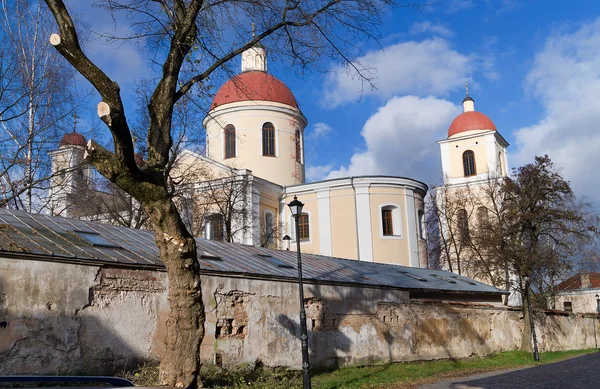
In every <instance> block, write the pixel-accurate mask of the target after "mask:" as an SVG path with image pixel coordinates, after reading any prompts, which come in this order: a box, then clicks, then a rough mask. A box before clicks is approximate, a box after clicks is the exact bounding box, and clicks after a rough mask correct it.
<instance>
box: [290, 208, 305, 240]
mask: <svg viewBox="0 0 600 389" xmlns="http://www.w3.org/2000/svg"><path fill="white" fill-rule="evenodd" d="M290 218H291V220H290V226H291V230H292V234H291V236H292V239H293V240H294V241H295V240H296V237H298V238H299V239H300V242H309V241H310V213H307V212H302V214H301V215H300V217H299V218H298V234H296V220H295V219H294V217H293V216H290Z"/></svg>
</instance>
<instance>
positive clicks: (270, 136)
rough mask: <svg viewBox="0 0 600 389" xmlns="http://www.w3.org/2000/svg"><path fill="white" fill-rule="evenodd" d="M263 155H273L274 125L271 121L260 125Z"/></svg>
mask: <svg viewBox="0 0 600 389" xmlns="http://www.w3.org/2000/svg"><path fill="white" fill-rule="evenodd" d="M262 138H263V155H264V156H266V157H274V156H275V127H274V126H273V123H269V122H267V123H265V124H263V127H262Z"/></svg>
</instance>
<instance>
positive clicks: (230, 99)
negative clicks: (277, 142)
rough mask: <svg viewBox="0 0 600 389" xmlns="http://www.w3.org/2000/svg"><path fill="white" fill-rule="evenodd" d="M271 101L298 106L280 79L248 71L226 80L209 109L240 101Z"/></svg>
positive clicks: (259, 72)
mask: <svg viewBox="0 0 600 389" xmlns="http://www.w3.org/2000/svg"><path fill="white" fill-rule="evenodd" d="M255 100H259V101H272V102H276V103H281V104H287V105H291V106H292V107H294V108H298V103H297V102H296V98H295V97H294V94H293V93H292V91H291V90H290V88H288V87H287V86H286V85H285V84H284V83H283V82H282V81H280V80H278V79H277V78H276V77H273V76H272V75H270V74H268V73H266V72H262V71H248V72H244V73H242V74H239V75H237V76H235V77H233V78H232V79H230V80H229V81H227V82H226V83H225V84H224V85H223V86H222V87H221V89H219V91H218V92H217V94H216V95H215V98H214V99H213V101H212V103H211V104H210V109H215V108H217V107H220V106H221V105H223V104H229V103H237V102H240V101H255Z"/></svg>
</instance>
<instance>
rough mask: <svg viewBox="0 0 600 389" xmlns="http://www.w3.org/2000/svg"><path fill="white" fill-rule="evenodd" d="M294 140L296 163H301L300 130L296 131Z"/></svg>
mask: <svg viewBox="0 0 600 389" xmlns="http://www.w3.org/2000/svg"><path fill="white" fill-rule="evenodd" d="M294 140H295V142H296V162H298V163H302V138H301V134H300V130H296V134H295V137H294Z"/></svg>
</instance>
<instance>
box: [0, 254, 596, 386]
mask: <svg viewBox="0 0 600 389" xmlns="http://www.w3.org/2000/svg"><path fill="white" fill-rule="evenodd" d="M166 286H167V280H166V276H165V274H164V273H162V272H156V271H145V270H125V269H110V268H100V267H97V266H83V265H72V264H60V263H50V262H38V261H30V260H14V259H6V258H0V374H33V373H35V374H42V373H46V374H56V373H80V374H81V373H86V374H109V373H112V372H114V371H118V370H120V369H123V368H126V367H128V365H134V364H137V363H139V362H140V361H143V360H156V359H158V358H160V356H161V355H162V353H163V350H164V346H163V338H164V334H165V322H166V317H167V313H168V301H167V298H166ZM305 288H306V289H305V297H306V299H307V300H306V311H307V322H308V328H309V345H310V351H311V364H312V365H313V366H315V367H317V366H321V367H323V366H328V367H333V366H341V365H348V364H371V363H380V362H387V361H410V360H419V359H437V358H460V357H468V356H471V355H486V354H489V353H492V352H496V351H503V350H512V349H516V348H517V347H518V346H519V344H520V337H521V331H522V328H523V322H522V318H521V314H520V312H519V311H518V310H511V309H505V308H498V307H493V306H491V305H484V304H482V305H469V304H465V303H459V302H452V303H448V302H446V303H441V302H433V301H426V300H418V301H415V300H409V295H408V293H407V292H404V291H399V290H386V289H377V288H359V287H348V286H332V285H312V284H307V285H305ZM203 293H204V299H205V304H206V310H207V316H206V336H205V339H204V342H203V344H202V348H201V353H202V359H203V361H204V362H206V363H218V364H222V365H224V366H231V365H235V364H239V363H254V362H256V361H257V360H260V361H261V362H262V363H264V364H265V365H267V366H290V367H297V366H299V365H300V355H301V352H300V341H299V336H300V330H299V325H298V323H299V318H298V317H299V315H298V311H299V300H298V297H297V296H298V287H297V284H296V283H291V282H282V281H267V280H256V279H244V278H234V277H204V279H203ZM536 319H537V328H538V338H539V339H540V348H541V349H542V350H565V349H576V348H587V347H596V334H598V333H600V328H599V327H598V324H599V320H598V317H597V316H595V315H588V316H582V315H566V314H558V313H538V315H537V317H536Z"/></svg>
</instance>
